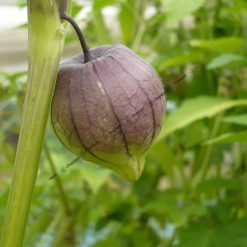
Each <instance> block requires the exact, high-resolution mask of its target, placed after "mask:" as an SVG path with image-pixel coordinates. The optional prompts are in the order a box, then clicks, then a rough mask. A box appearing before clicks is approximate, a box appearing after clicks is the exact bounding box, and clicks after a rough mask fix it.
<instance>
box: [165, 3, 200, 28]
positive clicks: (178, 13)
mask: <svg viewBox="0 0 247 247" xmlns="http://www.w3.org/2000/svg"><path fill="white" fill-rule="evenodd" d="M204 2H205V0H197V1H194V0H187V1H184V0H176V1H174V0H162V4H163V5H164V8H165V10H166V11H167V12H168V14H167V23H168V24H172V23H174V22H176V21H179V20H181V19H182V18H183V17H185V16H187V15H189V14H191V13H193V12H194V11H196V10H198V9H199V8H200V7H202V5H203V4H204Z"/></svg>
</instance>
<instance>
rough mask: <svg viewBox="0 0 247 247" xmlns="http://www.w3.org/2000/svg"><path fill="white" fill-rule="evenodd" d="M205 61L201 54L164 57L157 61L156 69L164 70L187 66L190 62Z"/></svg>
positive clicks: (192, 53) (193, 53)
mask: <svg viewBox="0 0 247 247" xmlns="http://www.w3.org/2000/svg"><path fill="white" fill-rule="evenodd" d="M205 60H206V58H205V56H204V54H203V53H201V52H191V53H188V54H184V55H179V56H175V57H168V58H167V57H165V58H164V59H162V60H161V61H159V65H158V69H159V70H162V69H165V68H170V67H174V66H181V65H187V64H188V63H191V62H204V61H205Z"/></svg>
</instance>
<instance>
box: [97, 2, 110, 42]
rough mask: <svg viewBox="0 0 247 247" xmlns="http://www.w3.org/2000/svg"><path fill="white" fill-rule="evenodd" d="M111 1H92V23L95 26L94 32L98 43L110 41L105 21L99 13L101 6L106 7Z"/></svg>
mask: <svg viewBox="0 0 247 247" xmlns="http://www.w3.org/2000/svg"><path fill="white" fill-rule="evenodd" d="M112 3H113V1H101V0H97V1H94V3H93V15H94V21H93V24H94V28H95V30H94V31H95V32H94V34H95V37H97V39H98V42H99V43H100V44H111V43H112V39H111V36H110V32H109V30H108V29H107V27H106V25H105V21H104V18H103V15H102V13H101V10H102V8H103V7H106V6H107V5H110V4H112Z"/></svg>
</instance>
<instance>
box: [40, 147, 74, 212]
mask: <svg viewBox="0 0 247 247" xmlns="http://www.w3.org/2000/svg"><path fill="white" fill-rule="evenodd" d="M44 151H45V155H46V157H47V160H48V162H49V165H50V167H51V170H52V172H53V174H57V171H56V167H55V165H54V162H53V160H52V157H51V154H50V151H49V148H48V147H47V145H46V143H45V144H44ZM54 179H55V182H56V184H57V187H58V190H59V195H60V198H61V201H62V205H63V207H64V211H65V213H66V215H67V216H71V215H72V212H71V210H70V208H69V203H68V199H67V196H66V193H65V191H64V188H63V186H62V183H61V180H60V178H59V176H56V177H55V178H54Z"/></svg>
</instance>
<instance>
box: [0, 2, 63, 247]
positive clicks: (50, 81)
mask: <svg viewBox="0 0 247 247" xmlns="http://www.w3.org/2000/svg"><path fill="white" fill-rule="evenodd" d="M28 33H29V37H28V38H29V39H28V41H29V42H28V43H29V46H28V52H29V69H28V87H27V92H26V98H25V104H24V112H23V120H22V125H21V130H20V136H19V142H18V147H17V152H16V157H15V164H14V171H13V177H12V184H11V188H10V194H9V198H8V204H7V211H6V216H5V222H4V226H3V233H2V239H1V242H0V246H1V247H10V246H11V247H12V246H13V247H19V246H22V243H23V239H24V234H25V229H26V223H27V218H28V213H29V209H30V204H31V197H32V193H33V188H34V184H35V180H36V176H37V170H38V164H39V159H40V154H41V150H42V145H43V140H44V133H45V128H46V123H47V118H48V113H49V108H50V103H51V100H52V94H53V90H54V86H55V79H56V76H57V70H58V65H59V60H60V54H61V50H62V41H63V35H62V32H61V22H60V18H59V14H58V8H57V4H56V1H55V0H36V1H32V0H30V1H28Z"/></svg>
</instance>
